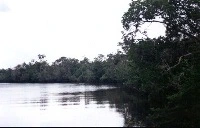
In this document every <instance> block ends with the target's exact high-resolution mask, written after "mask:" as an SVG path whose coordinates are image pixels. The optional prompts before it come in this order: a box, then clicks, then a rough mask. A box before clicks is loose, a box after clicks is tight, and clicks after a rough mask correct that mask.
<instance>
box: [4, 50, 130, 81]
mask: <svg viewBox="0 0 200 128" xmlns="http://www.w3.org/2000/svg"><path fill="white" fill-rule="evenodd" d="M110 55H112V57H113V58H115V60H113V61H111V58H108V59H106V58H105V57H104V55H102V54H100V55H99V56H98V57H97V58H95V59H94V61H93V62H90V61H89V59H88V58H84V59H83V60H81V61H79V60H77V59H74V58H66V57H61V58H59V59H57V60H56V61H55V62H53V63H52V65H49V64H48V63H47V61H46V60H45V57H46V56H45V55H41V54H39V55H38V61H34V60H33V61H31V62H29V64H26V63H23V64H21V65H20V64H19V65H17V66H16V67H15V68H14V69H6V70H4V69H2V70H0V82H22V83H23V82H31V83H37V82H39V83H47V82H54V83H55V82H59V83H60V82H65V83H66V82H81V83H82V82H83V83H109V84H112V83H119V84H122V83H123V82H125V81H126V80H127V79H126V74H127V72H126V71H127V64H126V61H125V60H126V58H125V55H124V54H122V53H121V52H118V53H116V54H110Z"/></svg>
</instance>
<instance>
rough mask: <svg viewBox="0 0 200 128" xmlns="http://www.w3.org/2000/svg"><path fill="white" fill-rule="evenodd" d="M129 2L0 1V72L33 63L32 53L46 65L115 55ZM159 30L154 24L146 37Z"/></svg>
mask: <svg viewBox="0 0 200 128" xmlns="http://www.w3.org/2000/svg"><path fill="white" fill-rule="evenodd" d="M130 2H131V0H0V46H1V47H0V68H12V67H14V66H16V65H17V64H21V63H23V62H30V61H31V60H32V59H36V60H37V55H38V54H45V55H46V56H47V57H46V60H48V62H50V63H51V62H52V61H55V60H56V59H58V58H60V57H62V56H65V57H71V58H77V59H79V60H80V59H83V57H88V58H89V59H90V60H92V59H93V58H94V57H97V55H98V54H104V55H107V54H109V53H115V52H116V51H117V49H121V48H120V47H119V46H117V44H118V42H120V41H121V37H122V34H121V31H122V30H123V28H122V23H121V17H122V16H123V14H124V12H126V11H127V10H128V8H129V3H130ZM152 26H153V25H152ZM161 27H162V26H161ZM161 27H159V26H158V25H154V26H153V27H152V28H153V29H152V30H153V31H154V32H153V31H152V32H150V33H149V35H150V36H157V35H160V34H162V33H163V29H161ZM155 29H157V30H156V32H155Z"/></svg>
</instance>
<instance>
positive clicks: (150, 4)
mask: <svg viewBox="0 0 200 128" xmlns="http://www.w3.org/2000/svg"><path fill="white" fill-rule="evenodd" d="M146 23H157V24H158V23H159V24H162V25H164V26H165V28H166V30H165V36H160V37H157V38H153V39H152V38H149V37H148V34H147V31H146V30H144V31H142V29H141V27H142V26H143V25H144V24H146ZM122 24H123V28H124V31H123V32H122V34H123V37H122V39H123V41H122V42H121V43H119V45H121V47H122V49H123V52H121V51H118V52H117V53H116V54H109V55H107V56H106V57H105V56H104V55H102V54H100V55H99V56H98V57H96V58H95V59H94V61H90V60H89V59H88V58H86V57H85V58H84V59H83V60H80V61H79V60H77V59H74V58H66V57H61V58H59V59H57V60H56V61H55V62H53V63H52V64H51V65H50V64H48V63H47V62H46V61H45V55H41V54H39V55H38V58H39V59H38V61H35V60H33V61H31V62H29V63H28V64H26V63H23V64H20V65H17V66H16V67H15V68H13V69H10V68H9V69H1V70H0V82H15V83H19V82H30V83H36V82H39V83H41V82H50V83H51V82H58V83H60V82H65V83H69V82H80V83H102V84H109V83H110V84H119V85H121V87H125V85H126V87H128V88H131V89H133V90H135V89H136V90H138V92H140V93H141V94H144V97H145V98H146V99H147V100H146V101H147V102H148V106H149V109H148V110H146V111H148V113H146V114H145V115H144V116H145V119H146V120H148V122H151V123H153V126H156V127H199V126H200V111H199V110H200V52H199V51H200V31H199V30H200V1H199V0H184V1H183V0H137V1H132V2H131V3H130V7H129V9H128V10H127V12H125V13H124V15H123V17H122ZM156 29H159V28H155V31H156ZM138 33H139V34H142V35H144V38H141V39H136V37H137V35H138ZM105 47H106V46H105ZM131 89H130V91H132V90H131ZM133 92H134V91H133ZM130 98H131V97H130ZM133 116H134V115H133ZM130 122H134V119H132V120H130ZM130 125H131V124H130ZM130 125H128V126H130ZM147 126H148V125H147Z"/></svg>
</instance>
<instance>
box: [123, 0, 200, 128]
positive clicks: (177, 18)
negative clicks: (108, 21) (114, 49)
mask: <svg viewBox="0 0 200 128" xmlns="http://www.w3.org/2000/svg"><path fill="white" fill-rule="evenodd" d="M145 23H159V24H163V25H164V26H165V27H166V31H165V36H160V37H158V38H154V39H151V38H149V37H148V35H147V32H146V31H142V30H141V27H142V25H144V24H145ZM122 24H123V27H124V29H125V30H124V32H123V43H121V45H122V47H123V48H124V50H125V51H126V52H127V54H128V58H129V62H130V66H131V68H130V69H131V71H130V74H131V75H130V76H131V77H130V78H129V82H130V83H132V84H133V86H134V87H137V88H138V89H139V90H142V91H144V92H146V94H147V96H148V100H149V103H150V106H151V110H152V112H153V114H152V115H151V118H153V119H154V120H156V122H157V123H156V124H155V125H158V126H184V127H187V126H190V127H191V126H200V123H199V122H200V120H199V119H200V117H199V115H200V113H199V111H198V110H199V109H200V108H199V104H200V98H199V97H200V81H199V78H200V73H199V71H200V52H199V51H200V1H199V0H137V1H132V2H131V3H130V7H129V9H128V11H127V12H126V13H125V14H124V15H123V17H122ZM156 29H159V28H155V31H156ZM137 33H141V34H143V35H145V38H142V39H137V38H136V37H137ZM180 114H181V115H182V116H181V117H180Z"/></svg>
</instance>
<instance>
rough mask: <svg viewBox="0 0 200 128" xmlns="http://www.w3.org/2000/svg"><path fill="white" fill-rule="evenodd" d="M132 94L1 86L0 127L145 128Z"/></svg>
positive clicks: (51, 86)
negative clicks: (136, 127)
mask: <svg viewBox="0 0 200 128" xmlns="http://www.w3.org/2000/svg"><path fill="white" fill-rule="evenodd" d="M130 94H132V93H131V92H127V91H126V90H124V89H121V88H117V87H114V86H108V85H101V86H97V85H84V84H58V83H55V84H29V83H26V84H15V83H12V84H10V83H1V84H0V126H7V127H9V126H21V127H24V126H30V127H33V126H35V127H51V126H52V127H53V126H54V127H55V126H60V127H62V126H64V127H78V126H80V127H86V126H88V127H90V126H93V127H123V126H129V125H131V126H144V124H143V120H142V119H143V118H142V116H141V115H142V114H143V113H144V109H143V108H142V107H141V106H140V104H141V103H140V104H138V98H136V97H135V96H134V95H130Z"/></svg>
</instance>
